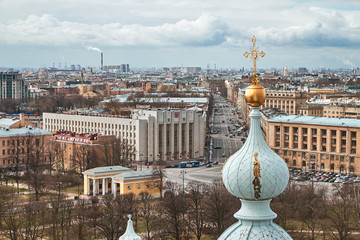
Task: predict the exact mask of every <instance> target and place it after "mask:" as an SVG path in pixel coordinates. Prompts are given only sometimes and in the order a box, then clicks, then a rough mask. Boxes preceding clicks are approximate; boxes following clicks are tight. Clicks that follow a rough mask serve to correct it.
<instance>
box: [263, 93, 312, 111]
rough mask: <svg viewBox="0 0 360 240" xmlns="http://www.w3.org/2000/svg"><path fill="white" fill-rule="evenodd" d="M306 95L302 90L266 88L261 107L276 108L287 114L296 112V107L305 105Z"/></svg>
mask: <svg viewBox="0 0 360 240" xmlns="http://www.w3.org/2000/svg"><path fill="white" fill-rule="evenodd" d="M306 100H307V97H306V96H305V94H304V93H302V92H296V91H283V90H268V89H266V100H265V103H264V105H263V106H262V107H264V108H277V109H279V110H281V111H284V112H286V113H287V114H294V115H295V114H298V111H297V110H298V107H300V106H306Z"/></svg>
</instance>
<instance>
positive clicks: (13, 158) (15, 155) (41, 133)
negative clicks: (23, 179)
mask: <svg viewBox="0 0 360 240" xmlns="http://www.w3.org/2000/svg"><path fill="white" fill-rule="evenodd" d="M50 137H51V132H48V131H45V130H42V129H39V128H32V127H31V126H29V127H21V128H15V129H10V128H4V129H0V168H8V167H25V166H26V164H28V162H29V160H30V159H29V158H32V159H33V157H39V158H40V159H37V160H39V165H48V164H50V159H49V149H48V144H49V139H50Z"/></svg>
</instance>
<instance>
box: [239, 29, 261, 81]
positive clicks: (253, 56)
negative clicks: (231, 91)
mask: <svg viewBox="0 0 360 240" xmlns="http://www.w3.org/2000/svg"><path fill="white" fill-rule="evenodd" d="M252 42H253V47H252V48H250V53H249V52H245V53H244V57H246V58H247V57H249V56H251V60H252V61H253V62H254V76H252V78H251V83H252V84H254V85H257V84H258V83H259V82H260V79H259V78H258V76H257V74H256V61H257V60H259V57H264V56H265V53H264V52H263V51H261V52H259V51H258V49H257V48H256V47H255V43H256V38H255V36H253V37H252Z"/></svg>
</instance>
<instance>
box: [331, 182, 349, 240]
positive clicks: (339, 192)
mask: <svg viewBox="0 0 360 240" xmlns="http://www.w3.org/2000/svg"><path fill="white" fill-rule="evenodd" d="M333 186H334V191H335V196H334V197H333V198H332V200H331V202H330V204H331V205H329V206H328V207H327V209H326V210H327V218H328V219H329V220H330V224H329V225H328V226H327V227H328V229H329V232H330V233H331V234H332V236H333V238H334V239H339V240H347V239H349V236H350V229H351V222H352V219H354V217H355V212H354V211H353V206H354V205H353V201H354V196H353V189H352V186H350V185H347V184H343V185H341V186H340V185H338V184H334V185H333ZM332 229H336V231H337V233H334V232H333V231H332Z"/></svg>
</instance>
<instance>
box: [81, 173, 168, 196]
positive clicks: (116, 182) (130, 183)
mask: <svg viewBox="0 0 360 240" xmlns="http://www.w3.org/2000/svg"><path fill="white" fill-rule="evenodd" d="M83 175H84V194H85V195H93V196H96V195H105V194H107V193H112V194H113V195H114V197H116V195H122V194H129V193H134V194H136V195H138V194H140V193H141V192H148V193H150V194H152V195H156V196H159V193H160V190H161V186H160V184H162V179H161V178H160V177H159V176H157V175H154V174H153V171H152V170H144V171H133V170H131V169H129V168H125V167H121V166H107V167H97V168H92V169H88V170H86V171H84V172H83Z"/></svg>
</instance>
